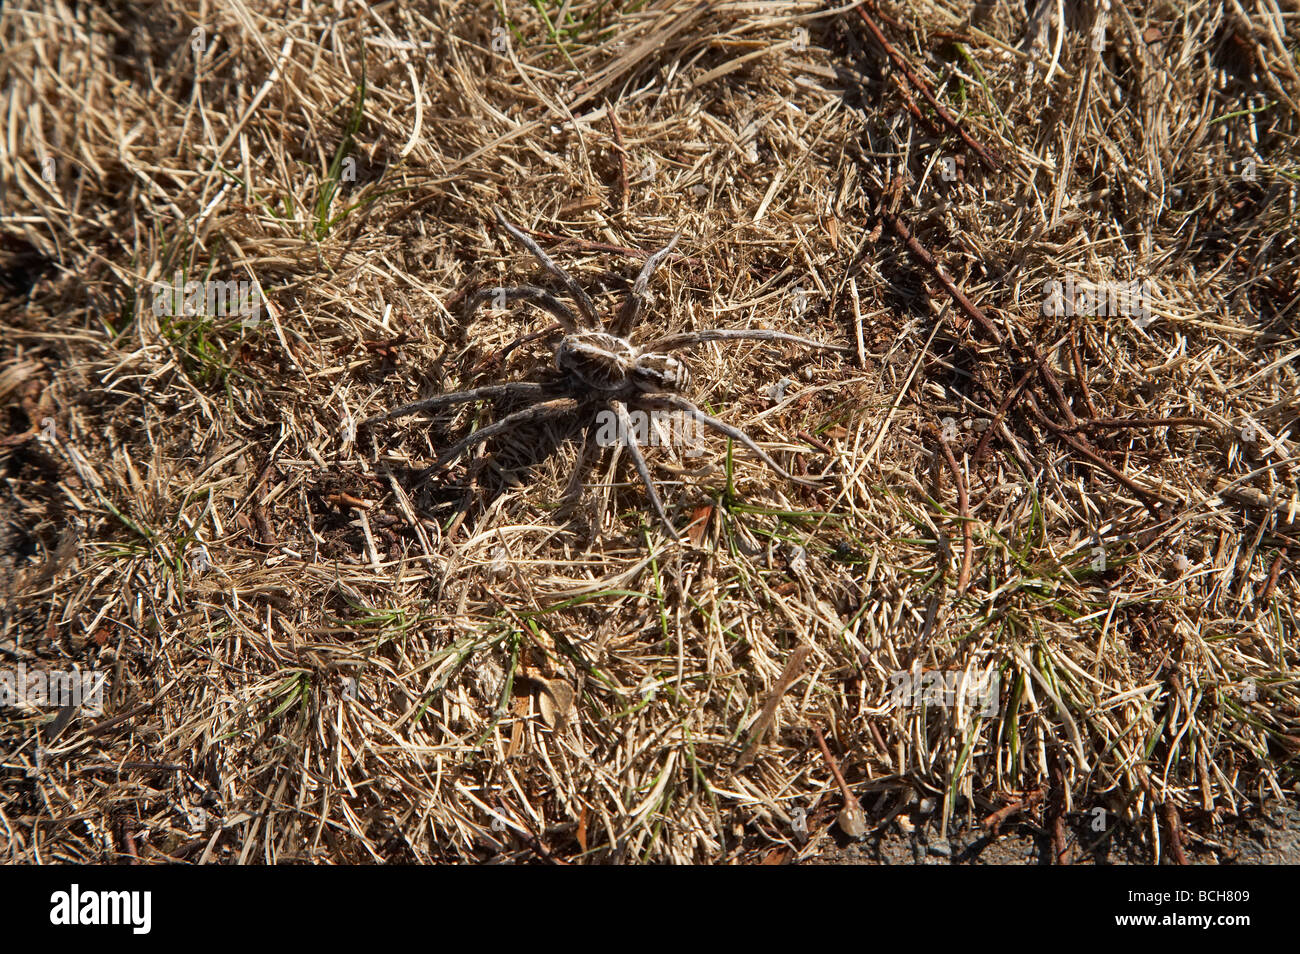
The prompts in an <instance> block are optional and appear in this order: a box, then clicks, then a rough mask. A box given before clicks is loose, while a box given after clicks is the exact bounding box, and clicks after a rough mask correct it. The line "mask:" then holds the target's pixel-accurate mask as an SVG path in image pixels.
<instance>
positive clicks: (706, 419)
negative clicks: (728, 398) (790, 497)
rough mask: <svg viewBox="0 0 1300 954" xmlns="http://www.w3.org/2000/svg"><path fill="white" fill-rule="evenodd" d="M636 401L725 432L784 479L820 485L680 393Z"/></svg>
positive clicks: (648, 396) (722, 432)
mask: <svg viewBox="0 0 1300 954" xmlns="http://www.w3.org/2000/svg"><path fill="white" fill-rule="evenodd" d="M637 403H638V404H649V405H652V406H656V407H670V408H673V409H675V410H678V411H682V412H683V413H685V414H689V415H690V416H691V417H693V418H694V419H695V420H697V421H699V422H700V423H701V424H706V425H708V426H709V427H711V428H713V429H714V430H715V431H717V432H719V433H720V434H725V435H726V436H727V437H730V438H731V439H732V440H735V441H740V443H742V444H744V445H745V446H746V447H748V448H749V449H750V450H752V451H753V452H754V453H755V454H757V455H758V456H759V458H760V459H761V460H762V461H763V463H765V464H767V466H768V467H771V468H772V469H773V470H774V471H776V472H777V473H778V474H780V475H781V476H782V477H784V478H785V479H786V480H790V481H793V482H794V483H796V484H803V485H804V486H805V487H820V486H821V484H819V483H817V482H816V481H814V480H808V479H806V478H804V477H796V476H795V475H794V474H791V473H790V472H789V471H787V470H786V469H785V468H784V467H782V466H781V465H780V464H778V463H777V462H776V461H774V460H773V459H772V458H771V457H770V456H768V454H767V452H766V451H765V450H763V448H761V447H759V446H758V445H757V444H755V443H754V441H753V439H752V438H751V437H750V436H749V435H748V434H746V433H745V432H744V431H742V430H741V429H740V428H738V427H733V426H732V425H730V424H728V423H726V422H725V421H720V420H718V419H717V418H716V417H712V416H710V415H708V414H705V413H704V412H703V411H701V410H700V409H699V408H698V407H696V406H695V405H694V404H692V403H691V402H690V401H688V400H687V399H686V398H684V397H682V396H681V395H680V394H666V393H665V394H645V395H642V396H641V400H640V401H638V402H637Z"/></svg>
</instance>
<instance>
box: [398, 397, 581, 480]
mask: <svg viewBox="0 0 1300 954" xmlns="http://www.w3.org/2000/svg"><path fill="white" fill-rule="evenodd" d="M579 403H580V402H579V401H577V400H575V399H574V398H556V399H554V400H551V401H541V402H539V403H537V404H534V405H532V406H531V407H526V408H524V409H523V410H520V411H515V412H514V413H513V414H507V415H506V416H505V417H503V418H501V420H499V421H497V422H496V423H494V424H488V425H487V426H486V427H480V428H479V429H478V430H477V431H475V432H474V433H473V434H470V435H469V436H468V437H466V438H464V439H462V440H459V441H457V442H456V443H455V444H453V445H451V447H448V448H447V449H446V450H445V451H443V452H442V453H441V454H439V455H438V459H437V460H435V461H434V462H433V463H432V464H430V465H429V466H428V467H426V468H424V470H422V471H420V472H419V473H418V474H416V475H415V481H416V483H419V482H420V481H423V480H424V479H426V478H427V477H429V476H430V475H432V474H436V473H437V472H438V471H440V470H442V469H443V468H444V467H446V466H447V465H448V464H449V463H451V462H452V461H453V460H455V459H456V458H457V457H459V456H460V455H461V454H463V453H465V451H467V450H469V449H470V448H471V447H476V446H478V445H479V444H482V443H483V442H484V441H485V440H487V439H488V438H491V437H495V436H496V435H497V434H500V433H502V432H504V431H508V430H510V429H511V428H514V427H518V426H519V425H520V424H531V423H533V422H535V421H546V420H550V419H551V418H553V417H561V416H563V415H565V414H568V413H569V412H570V411H574V410H577V408H578V405H579Z"/></svg>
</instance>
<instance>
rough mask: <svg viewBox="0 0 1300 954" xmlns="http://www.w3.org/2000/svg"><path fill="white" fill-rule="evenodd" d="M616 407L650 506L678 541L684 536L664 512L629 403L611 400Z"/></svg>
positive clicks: (624, 438)
mask: <svg viewBox="0 0 1300 954" xmlns="http://www.w3.org/2000/svg"><path fill="white" fill-rule="evenodd" d="M609 403H610V405H611V406H612V407H613V408H614V413H616V414H617V415H618V425H619V426H618V429H619V434H620V436H621V437H622V439H623V446H624V447H626V448H627V452H628V453H629V454H630V455H631V456H632V463H633V464H635V465H636V472H637V473H638V474H640V475H641V482H642V483H643V484H645V490H646V496H647V497H649V498H650V506H651V507H653V508H654V511H655V513H656V514H657V515H658V517H659V520H660V522H661V523H663V525H664V526H665V527H666V528H667V529H668V532H669V533H670V534H672V538H673V539H674V540H676V541H677V542H678V543H680V542H681V540H682V538H681V537H680V536H678V534H677V530H676V529H675V528H674V527H673V525H672V524H671V523H669V522H668V514H666V513H664V505H663V501H662V500H660V499H659V491H658V490H656V489H655V482H654V481H653V480H652V479H651V478H650V468H649V467H648V466H647V465H646V462H645V457H644V456H642V454H641V448H639V447H637V444H636V436H635V428H634V427H633V425H632V418H631V416H630V415H629V414H628V413H627V405H625V404H624V403H623V402H622V401H610V402H609Z"/></svg>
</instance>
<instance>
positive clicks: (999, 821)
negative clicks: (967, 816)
mask: <svg viewBox="0 0 1300 954" xmlns="http://www.w3.org/2000/svg"><path fill="white" fill-rule="evenodd" d="M1042 800H1043V790H1042V789H1035V790H1034V791H1032V792H1027V793H1025V794H1024V795H1022V796H1021V797H1020V798H1018V799H1016V800H1015V801H1014V802H1012V803H1011V804H1010V805H1004V806H1003V807H1001V808H999V809H998V810H997V811H995V812H994V813H993V814H991V815H989V816H988V817H986V818H985V819H984V821H983V822H981V824H982V825H983V826H984V827H985V828H987V829H988V830H989V832H990V833H991V834H994V835H996V834H997V833H998V830H999V829H1000V828H1001V827H1002V825H1003V823H1004V822H1006V820H1007V819H1008V818H1010V817H1011V816H1012V815H1018V814H1020V813H1021V812H1026V811H1029V809H1031V808H1033V807H1034V806H1035V805H1037V804H1038V803H1039V802H1041V801H1042Z"/></svg>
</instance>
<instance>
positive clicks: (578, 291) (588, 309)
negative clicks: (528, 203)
mask: <svg viewBox="0 0 1300 954" xmlns="http://www.w3.org/2000/svg"><path fill="white" fill-rule="evenodd" d="M496 214H497V221H498V222H500V223H501V226H502V227H503V228H504V229H505V230H506V231H507V232H509V233H510V234H511V235H513V236H514V237H515V238H516V239H518V241H519V242H520V243H521V244H522V245H523V246H524V248H526V249H528V251H530V252H532V253H533V257H535V258H536V259H537V260H538V261H539V262H541V263H542V267H543V268H545V269H546V270H547V271H548V272H550V273H551V274H552V275H554V276H555V277H556V278H558V279H559V280H560V281H561V283H563V285H564V287H565V289H566V290H567V291H568V293H569V295H570V297H572V298H573V302H574V304H576V305H577V306H578V310H579V311H580V312H582V314H583V317H585V318H586V319H587V324H586V327H588V328H592V329H595V328H599V327H600V321H599V320H598V319H597V318H596V306H595V305H594V304H593V303H592V301H591V296H589V295H588V294H587V293H586V292H585V291H583V290H582V286H581V285H579V284H578V283H577V282H576V281H574V280H573V276H572V275H570V274H569V273H568V272H566V271H565V270H564V269H562V268H560V266H559V265H556V264H555V263H554V262H553V261H551V257H550V256H549V255H547V254H546V253H545V252H543V251H542V249H541V246H539V245H538V244H537V243H536V242H534V241H533V240H532V239H531V238H529V237H528V236H527V235H525V234H524V233H523V232H521V231H520V230H519V229H517V228H515V227H514V226H513V225H511V224H510V222H508V221H507V220H506V217H505V216H504V215H502V214H501V210H500V209H497V210H496Z"/></svg>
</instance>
